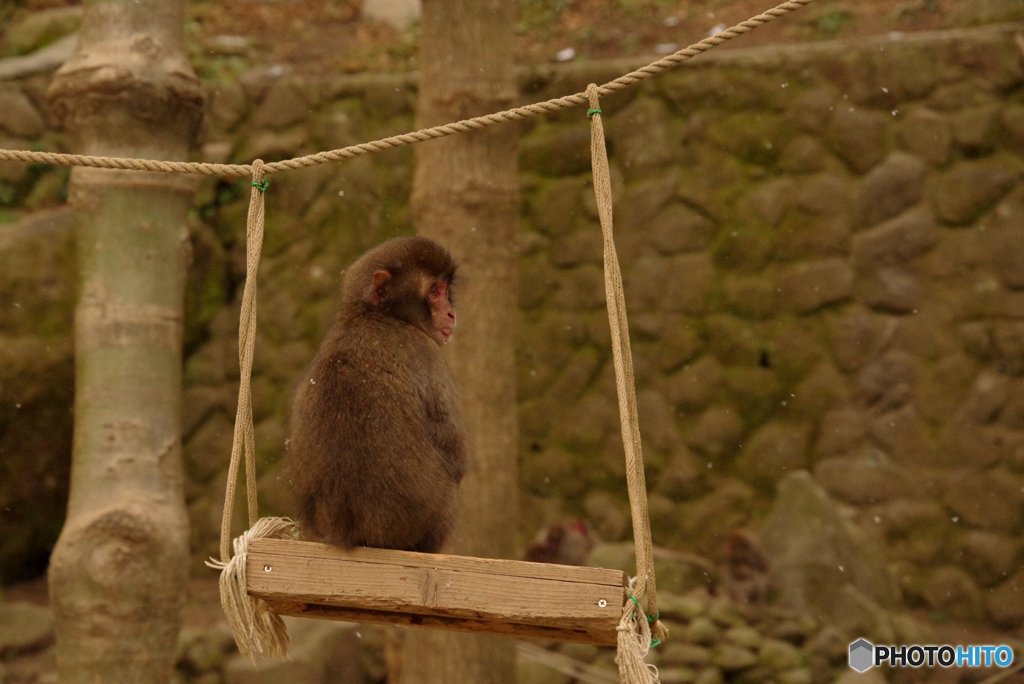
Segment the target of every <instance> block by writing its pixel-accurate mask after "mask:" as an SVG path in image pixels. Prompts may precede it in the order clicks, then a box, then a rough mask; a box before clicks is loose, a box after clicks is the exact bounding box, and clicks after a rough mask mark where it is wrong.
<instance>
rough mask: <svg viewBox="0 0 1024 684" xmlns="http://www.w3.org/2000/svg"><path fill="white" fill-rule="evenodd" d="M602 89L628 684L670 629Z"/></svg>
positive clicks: (653, 675) (598, 160) (600, 128)
mask: <svg viewBox="0 0 1024 684" xmlns="http://www.w3.org/2000/svg"><path fill="white" fill-rule="evenodd" d="M598 91H599V89H598V87H597V85H596V84H594V83H591V84H590V87H588V88H587V98H588V101H589V103H590V105H589V109H588V110H587V114H588V115H589V116H590V163H591V167H592V168H593V171H594V195H595V196H596V197H597V215H598V217H599V218H600V220H601V234H602V236H603V237H604V293H605V299H606V300H607V302H608V324H609V326H610V327H611V333H612V360H613V361H614V364H615V390H616V394H617V395H618V398H619V423H620V425H621V427H622V446H623V447H624V450H625V452H626V485H627V487H628V492H629V506H630V509H631V512H632V517H633V543H634V545H635V547H636V577H634V578H633V579H631V580H630V582H629V586H628V587H626V597H627V598H626V601H625V604H624V605H623V609H622V620H621V622H619V627H618V635H619V653H618V655H617V656H616V658H615V661H616V662H617V663H618V664H619V676H620V677H621V678H622V681H623V682H625V683H626V684H632V683H633V682H657V681H658V671H657V670H656V669H654V668H653V667H648V666H647V665H646V664H645V663H644V662H643V659H644V656H646V655H647V651H648V650H650V647H651V631H652V629H653V631H654V634H655V638H656V639H657V640H658V641H659V642H661V641H664V640H665V639H666V638H668V629H667V628H666V627H665V626H664V625H663V624H662V623H661V622H660V621H659V620H658V619H657V615H658V592H657V589H656V587H655V582H654V549H653V547H652V545H651V522H650V517H649V515H648V512H647V485H646V483H645V481H644V457H643V447H642V446H641V443H640V421H639V419H638V418H637V410H636V383H635V381H634V379H633V354H632V351H631V350H630V345H629V321H628V320H627V318H626V296H625V293H624V292H623V289H622V272H621V271H620V270H619V256H618V254H617V253H616V251H615V237H614V235H613V233H612V183H611V176H610V174H609V171H608V152H607V148H606V146H605V141H604V124H603V123H602V122H601V101H600V97H599V94H598ZM644 593H646V594H647V612H648V614H650V615H653V616H654V618H653V625H649V624H648V621H647V618H646V616H645V615H644V611H643V610H642V609H641V608H640V602H639V600H638V598H637V597H640V596H643V595H644Z"/></svg>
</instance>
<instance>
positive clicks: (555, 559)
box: [526, 520, 594, 565]
mask: <svg viewBox="0 0 1024 684" xmlns="http://www.w3.org/2000/svg"><path fill="white" fill-rule="evenodd" d="M593 548H594V537H593V535H592V534H591V533H590V527H589V526H588V525H587V523H586V522H584V521H582V520H568V521H565V522H561V523H558V524H557V525H552V526H551V527H548V528H546V529H543V530H541V531H540V532H538V533H537V536H536V537H535V538H534V541H533V543H532V544H530V546H529V548H527V549H526V560H528V561H532V562H534V563H556V564H558V565H583V564H584V563H586V561H587V556H588V555H589V554H590V551H591V549H593Z"/></svg>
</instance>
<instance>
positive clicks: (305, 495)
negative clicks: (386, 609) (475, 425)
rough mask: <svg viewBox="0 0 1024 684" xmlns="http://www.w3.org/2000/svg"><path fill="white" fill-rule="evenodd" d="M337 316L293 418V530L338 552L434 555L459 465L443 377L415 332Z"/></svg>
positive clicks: (457, 432)
mask: <svg viewBox="0 0 1024 684" xmlns="http://www.w3.org/2000/svg"><path fill="white" fill-rule="evenodd" d="M361 261H362V260H361ZM357 270H358V269H355V268H353V269H352V270H350V272H349V274H348V276H349V277H351V276H354V275H356V272H357ZM347 280H348V277H347V278H346V281H347ZM346 286H347V282H346ZM343 307H344V308H343V309H342V312H341V314H339V317H338V319H337V321H336V322H335V324H334V326H333V327H332V328H331V330H330V331H329V332H328V334H327V336H326V338H325V339H324V341H323V343H322V344H321V346H320V349H319V350H318V351H317V354H316V356H315V357H314V359H313V361H312V363H311V364H310V367H309V369H308V370H307V372H306V375H305V376H304V377H303V379H302V382H301V385H300V388H299V391H298V393H297V395H296V398H295V402H294V405H293V409H292V417H291V430H290V432H291V439H290V442H289V445H288V469H289V472H290V475H291V478H292V482H293V485H294V489H295V494H296V496H297V499H298V504H299V508H298V516H299V519H300V521H301V522H302V525H303V529H304V531H305V532H306V534H307V537H309V538H314V539H319V540H321V541H325V542H327V543H331V544H335V545H337V546H342V547H346V548H347V547H352V546H373V547H379V548H392V549H402V550H410V551H423V552H427V553H433V552H436V551H438V550H439V549H440V548H441V546H442V544H443V543H444V541H445V539H446V537H447V536H448V534H449V533H450V532H451V530H452V528H453V526H454V524H455V519H456V510H457V506H458V486H459V482H460V481H461V480H462V476H463V474H464V473H465V470H466V460H467V459H466V440H465V436H464V431H463V427H462V422H461V418H460V415H459V408H458V404H457V393H456V389H455V385H454V382H453V380H452V376H451V372H450V371H449V369H448V365H447V363H446V362H445V360H444V358H443V356H442V354H441V350H440V348H439V347H438V345H437V344H436V343H435V342H434V341H433V340H432V339H431V338H430V336H429V335H428V334H426V333H425V332H424V331H423V330H421V329H420V328H418V327H416V326H414V325H411V324H409V323H408V322H405V321H402V320H399V319H396V318H394V317H393V316H390V315H388V314H386V313H383V312H380V311H376V310H372V309H367V308H363V309H360V310H356V309H358V307H351V306H347V305H346V304H345V303H343Z"/></svg>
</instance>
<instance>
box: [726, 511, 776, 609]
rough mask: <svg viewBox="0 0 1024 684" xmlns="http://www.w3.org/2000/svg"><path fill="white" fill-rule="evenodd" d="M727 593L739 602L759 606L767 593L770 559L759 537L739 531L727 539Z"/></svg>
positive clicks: (747, 531)
mask: <svg viewBox="0 0 1024 684" xmlns="http://www.w3.org/2000/svg"><path fill="white" fill-rule="evenodd" d="M725 561H726V569H725V576H724V578H723V579H724V581H723V585H724V588H725V592H726V593H727V594H728V595H729V596H730V597H731V598H732V599H733V600H734V601H737V602H739V603H757V602H759V601H762V600H764V599H765V597H766V596H767V594H768V557H767V556H766V555H765V552H764V549H762V548H761V542H760V541H759V540H758V538H757V536H756V535H755V534H754V533H753V532H751V531H750V530H744V529H736V530H733V531H731V532H730V533H729V536H728V537H727V538H726V540H725Z"/></svg>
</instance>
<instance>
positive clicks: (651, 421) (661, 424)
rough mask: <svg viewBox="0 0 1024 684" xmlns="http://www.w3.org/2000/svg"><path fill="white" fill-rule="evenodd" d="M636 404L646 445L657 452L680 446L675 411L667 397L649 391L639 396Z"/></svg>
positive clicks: (644, 391) (642, 392)
mask: <svg viewBox="0 0 1024 684" xmlns="http://www.w3.org/2000/svg"><path fill="white" fill-rule="evenodd" d="M636 403H637V413H638V414H639V417H640V429H641V431H642V432H641V434H642V435H643V437H644V441H645V444H646V445H647V446H648V447H650V448H653V449H655V450H657V451H670V450H672V449H673V448H674V447H675V446H676V445H678V443H679V431H678V430H677V429H676V421H675V411H674V410H673V408H672V407H671V406H670V405H669V403H668V401H666V400H665V397H664V396H663V395H662V394H661V393H660V392H656V391H654V390H650V389H647V390H643V391H641V392H640V393H639V394H638V395H637V398H636Z"/></svg>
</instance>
